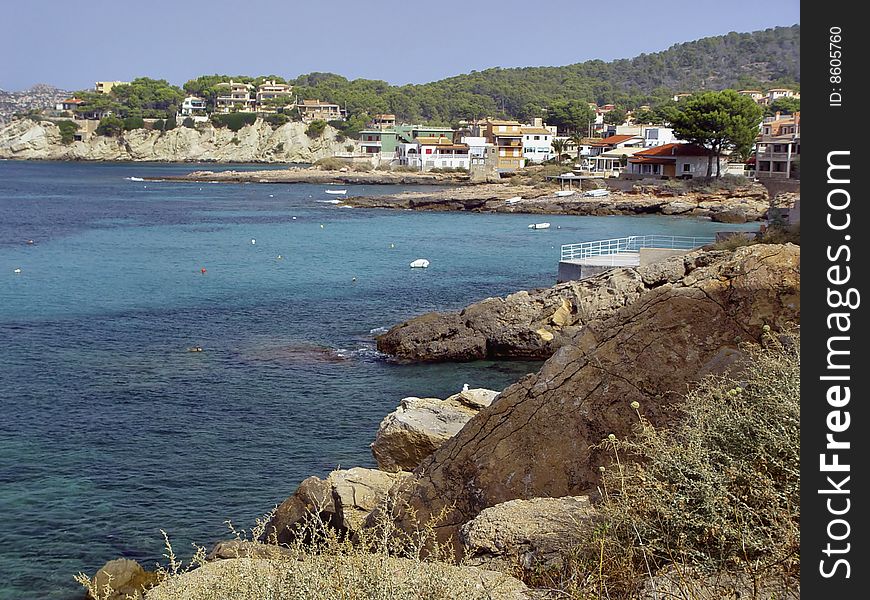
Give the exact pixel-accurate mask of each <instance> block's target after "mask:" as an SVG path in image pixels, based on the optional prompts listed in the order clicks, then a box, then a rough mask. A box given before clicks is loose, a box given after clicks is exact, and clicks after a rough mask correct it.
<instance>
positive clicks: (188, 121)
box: [181, 117, 196, 129]
mask: <svg viewBox="0 0 870 600" xmlns="http://www.w3.org/2000/svg"><path fill="white" fill-rule="evenodd" d="M181 126H182V127H187V128H189V129H194V128H195V127H196V121H194V120H193V118H192V117H187V118H186V119H184V120H183V121H182V122H181Z"/></svg>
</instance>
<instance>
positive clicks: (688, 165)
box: [683, 163, 692, 173]
mask: <svg viewBox="0 0 870 600" xmlns="http://www.w3.org/2000/svg"><path fill="white" fill-rule="evenodd" d="M691 170H692V165H690V164H689V163H685V164H683V173H688V172H689V171H691Z"/></svg>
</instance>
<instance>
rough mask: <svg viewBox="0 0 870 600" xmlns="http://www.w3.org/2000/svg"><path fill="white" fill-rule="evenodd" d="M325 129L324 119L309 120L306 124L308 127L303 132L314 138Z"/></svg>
mask: <svg viewBox="0 0 870 600" xmlns="http://www.w3.org/2000/svg"><path fill="white" fill-rule="evenodd" d="M325 129H326V121H319V120H318V121H311V123H309V124H308V128H307V129H306V130H305V134H306V135H307V136H308V137H310V138H312V139H314V138H319V137H320V136H321V135H323V131H324V130H325Z"/></svg>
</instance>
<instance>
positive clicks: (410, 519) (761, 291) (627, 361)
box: [391, 244, 800, 548]
mask: <svg viewBox="0 0 870 600" xmlns="http://www.w3.org/2000/svg"><path fill="white" fill-rule="evenodd" d="M696 254H697V253H696ZM709 258H712V259H713V260H712V261H706V260H702V259H701V257H698V256H696V257H694V258H691V257H690V258H686V259H685V260H686V261H696V262H697V261H700V262H707V263H709V264H707V265H706V266H703V267H697V268H695V269H693V270H692V271H691V272H689V273H688V274H687V275H685V276H684V277H683V278H682V279H681V280H680V281H679V282H677V283H663V284H660V285H658V287H656V288H655V289H652V290H651V291H649V292H648V293H646V294H644V295H643V296H642V297H640V298H639V299H637V300H636V301H635V302H633V303H631V304H629V305H627V306H625V307H623V308H621V309H620V310H618V311H616V312H615V314H613V315H612V316H610V317H609V318H608V319H605V320H597V321H593V322H592V323H589V324H587V325H586V326H585V327H584V328H583V330H582V332H581V333H580V334H579V335H578V336H577V337H576V338H574V339H573V340H571V343H570V344H567V345H565V346H563V347H562V348H561V349H560V350H559V351H558V352H557V353H556V354H555V355H554V356H553V357H552V358H550V359H549V360H548V361H547V362H546V363H545V364H544V365H543V367H542V368H541V370H540V371H539V372H538V373H537V374H533V375H528V376H526V377H524V378H523V379H521V380H520V381H518V382H517V383H516V384H514V385H512V386H510V387H508V388H507V389H506V390H504V391H503V392H502V393H501V394H500V396H499V398H498V401H497V402H494V403H493V404H492V405H491V406H490V407H488V408H485V409H483V410H482V411H481V412H480V413H478V415H477V416H475V417H474V418H473V419H472V420H471V421H470V422H469V423H468V424H466V426H465V427H464V428H463V429H462V430H461V431H460V432H459V433H458V434H457V435H456V436H454V437H453V438H451V439H450V440H448V441H447V442H445V443H444V444H443V445H442V446H441V447H440V448H438V449H437V450H436V451H435V452H434V453H433V454H432V455H431V456H429V457H428V458H427V459H425V460H424V461H423V462H422V463H421V464H420V466H419V467H417V469H416V470H415V472H414V475H413V477H411V478H409V479H408V480H406V481H404V482H403V483H402V484H401V486H400V487H399V488H398V489H396V490H395V491H394V494H391V495H392V496H394V498H395V500H396V507H397V510H398V515H397V518H396V522H397V525H398V526H399V527H400V528H401V529H404V530H406V531H410V530H413V529H414V528H415V527H417V526H418V525H419V523H425V522H427V521H428V520H429V519H431V518H432V517H433V516H435V515H442V521H441V525H440V526H439V528H438V532H439V534H440V535H441V538H442V540H444V541H446V540H452V541H453V542H454V543H455V547H457V548H459V547H461V545H460V544H459V543H458V542H459V539H458V531H459V527H460V526H461V525H462V524H464V523H466V522H468V521H470V520H471V519H473V518H474V517H475V516H477V515H478V514H479V513H480V512H481V511H482V510H484V509H485V508H488V507H490V506H494V505H496V504H499V503H501V502H506V501H508V500H514V499H518V498H521V499H527V498H534V497H560V496H571V495H579V494H583V493H587V492H588V491H590V490H594V489H595V488H596V486H597V485H598V483H599V471H598V467H599V466H601V465H603V464H605V463H606V462H608V461H610V460H611V457H610V455H609V454H608V453H607V451H606V450H605V449H604V448H602V447H601V446H600V445H598V444H599V442H601V440H602V439H604V438H605V437H606V436H608V434H611V433H612V434H615V435H616V436H618V437H624V436H627V435H629V434H630V433H631V432H632V428H633V427H634V425H635V424H636V423H637V414H636V413H635V410H633V409H632V408H631V407H630V404H631V403H632V402H634V401H637V402H639V403H640V405H641V411H642V412H643V415H644V416H645V418H647V419H649V421H650V422H651V423H652V424H653V425H654V426H660V425H664V424H667V423H670V422H672V420H673V418H674V416H675V411H674V410H673V406H672V404H673V402H674V401H675V400H676V399H678V398H679V397H680V396H681V395H682V394H684V393H685V391H686V390H687V389H688V387H689V386H690V385H692V383H693V382H695V381H697V380H698V379H699V378H700V377H702V376H703V375H705V374H707V373H716V372H723V371H724V370H725V369H727V368H728V367H729V366H730V365H732V364H733V363H734V361H735V359H736V357H738V356H739V343H740V342H741V341H746V340H757V339H759V338H760V336H761V333H762V328H763V326H764V325H770V326H771V327H773V328H777V327H780V326H784V325H786V324H787V323H791V322H796V321H798V320H799V318H800V248H799V247H798V246H794V245H792V244H786V245H755V246H747V247H743V248H739V249H737V250H736V251H735V252H733V253H727V254H725V255H722V254H717V255H714V256H711V257H709ZM659 276H666V272H665V271H661V272H659Z"/></svg>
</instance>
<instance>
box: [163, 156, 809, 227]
mask: <svg viewBox="0 0 870 600" xmlns="http://www.w3.org/2000/svg"><path fill="white" fill-rule="evenodd" d="M146 179H148V180H152V181H156V180H163V181H173V182H186V181H187V182H196V183H261V184H279V183H280V184H293V183H313V184H344V185H354V184H356V185H436V186H445V189H441V190H432V191H413V192H412V191H402V192H398V193H395V194H386V195H379V196H348V197H345V198H342V200H341V203H340V206H347V207H351V208H385V209H394V210H422V211H460V212H478V213H482V212H488V213H517V214H540V215H575V216H606V215H668V216H687V217H695V218H708V219H711V220H713V221H717V222H722V223H748V222H753V221H762V220H764V219H765V218H767V212H768V209H770V208H771V206H775V207H778V208H789V207H791V206H792V205H793V203H794V200H795V199H796V198H797V197H799V195H800V194H799V192H796V193H795V192H788V193H782V194H776V195H775V196H774V199H773V202H772V201H771V194H770V193H769V192H768V190H767V189H766V188H765V186H763V185H762V184H760V183H757V182H751V183H747V184H743V185H740V186H736V187H733V188H731V187H727V186H723V187H721V188H715V189H703V188H702V189H698V190H692V189H690V188H687V189H673V188H671V187H668V186H667V185H666V183H667V182H663V181H654V182H652V183H651V182H649V181H641V182H637V183H636V184H633V185H631V186H630V187H628V188H627V189H624V190H623V189H618V188H616V185H608V186H607V187H608V192H609V193H608V195H606V196H603V197H590V196H584V195H583V194H582V193H581V192H574V193H573V194H571V195H567V196H557V195H556V192H557V191H559V190H558V187H557V186H555V185H554V184H550V183H535V184H532V183H516V182H514V181H513V180H509V181H507V182H504V183H492V182H487V183H483V182H479V183H478V182H471V181H470V180H469V179H468V176H467V175H464V174H461V175H460V174H451V173H429V172H419V173H417V172H394V171H345V172H342V171H327V170H322V169H317V168H307V169H300V168H296V169H272V170H264V171H232V170H230V171H222V172H216V171H206V170H201V171H194V172H192V173H188V174H186V175H178V176H168V177H163V178H159V179H158V178H146ZM621 183H624V182H621ZM621 187H624V186H621Z"/></svg>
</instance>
